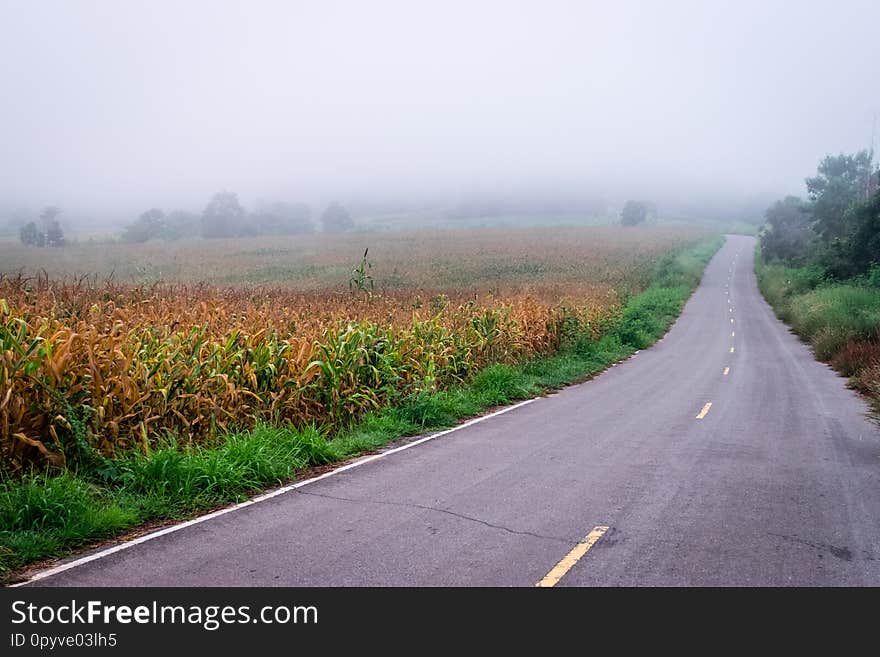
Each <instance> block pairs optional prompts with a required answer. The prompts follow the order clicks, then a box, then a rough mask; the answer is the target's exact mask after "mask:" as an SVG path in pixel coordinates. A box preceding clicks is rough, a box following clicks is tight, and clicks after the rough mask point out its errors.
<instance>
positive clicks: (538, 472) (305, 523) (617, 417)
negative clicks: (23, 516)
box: [35, 236, 880, 586]
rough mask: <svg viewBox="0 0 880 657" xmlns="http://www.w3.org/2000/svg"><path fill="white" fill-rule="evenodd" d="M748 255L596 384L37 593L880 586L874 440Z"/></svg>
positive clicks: (731, 251) (743, 244) (707, 283)
mask: <svg viewBox="0 0 880 657" xmlns="http://www.w3.org/2000/svg"><path fill="white" fill-rule="evenodd" d="M753 248H754V240H753V239H752V238H747V237H739V236H732V237H729V238H728V240H727V243H726V244H725V246H724V247H723V248H722V249H721V251H719V253H718V254H717V255H716V256H715V258H714V259H713V261H712V262H711V263H710V265H709V267H708V269H707V270H706V274H705V276H704V279H703V282H702V285H701V286H700V287H699V289H698V290H697V292H696V293H695V294H694V296H693V297H692V298H691V300H690V301H689V302H688V304H687V306H686V308H685V311H684V313H683V314H682V316H681V318H680V319H679V321H678V322H677V323H676V325H675V326H674V327H673V329H672V330H671V331H670V333H669V334H668V335H667V336H666V337H665V338H664V339H663V340H662V341H661V342H660V343H658V344H657V345H656V346H655V347H653V348H651V349H648V350H646V351H643V352H641V353H639V354H638V355H636V356H635V357H634V358H632V359H630V360H629V361H627V362H625V363H622V364H620V365H618V366H616V367H614V368H612V369H610V370H609V371H607V372H606V373H604V374H603V375H601V376H600V377H598V378H597V379H595V380H593V381H591V382H588V383H586V384H583V385H579V386H573V387H571V388H567V389H565V390H564V391H562V392H560V393H559V394H556V395H554V396H551V397H548V398H544V399H540V400H538V401H536V402H534V403H531V404H527V405H524V406H521V407H519V408H516V409H514V410H512V411H510V412H508V413H505V414H502V415H499V416H497V417H494V418H491V419H489V420H486V421H483V422H479V423H477V424H474V425H472V426H469V427H467V428H464V429H461V430H458V431H454V432H452V433H450V434H447V435H444V436H442V437H440V438H438V439H436V440H432V441H430V442H426V443H424V444H421V445H418V446H417V447H414V448H412V449H408V450H405V451H400V452H397V453H394V454H392V455H389V456H387V457H385V458H382V459H378V460H375V461H373V462H371V463H368V464H366V465H363V466H361V467H357V468H353V469H351V470H347V471H345V472H342V473H339V474H338V475H334V476H331V477H329V478H326V479H323V480H321V481H318V482H316V483H313V484H310V485H308V486H305V487H302V488H299V489H297V490H295V491H291V492H288V493H285V494H283V495H279V496H277V497H274V498H272V499H270V500H267V501H264V502H261V503H259V504H256V505H253V506H250V507H248V508H244V509H240V510H237V511H234V512H232V513H227V514H225V515H222V516H220V517H218V518H215V519H213V520H209V521H207V522H203V523H200V524H196V525H193V526H190V527H187V528H185V529H182V530H180V531H177V532H174V533H171V534H168V535H165V536H162V537H159V538H156V539H154V540H150V541H147V542H145V543H143V544H140V545H137V546H135V547H132V548H130V549H127V550H124V551H120V552H117V553H115V554H112V555H109V556H106V557H104V558H101V559H97V560H95V561H92V562H90V563H87V564H84V565H81V566H78V567H75V568H72V569H69V570H66V571H64V572H62V573H59V574H56V575H54V576H51V577H47V578H45V579H42V580H40V581H38V582H35V584H38V585H163V586H166V585H170V586H207V585H241V586H251V585H289V586H301V585H321V586H355V585H380V586H396V585H417V586H423V585H465V586H470V585H489V586H533V585H535V584H536V583H538V582H540V581H543V582H544V583H550V584H553V583H556V582H557V581H558V583H557V584H556V585H557V586H594V585H627V586H629V585H789V584H798V585H863V584H871V585H878V584H880V431H878V428H877V426H876V425H875V424H872V423H871V422H869V421H868V420H866V419H865V416H866V413H867V407H866V405H865V403H864V402H863V401H861V400H860V399H859V398H858V397H857V396H856V395H855V394H854V393H852V392H850V391H849V390H847V389H846V387H845V385H844V380H843V379H841V378H840V377H838V376H836V375H835V374H834V373H833V372H832V371H831V370H830V369H829V368H828V367H826V366H825V365H822V364H819V363H817V362H815V361H814V360H813V358H812V357H811V354H810V352H809V350H808V349H807V348H806V347H805V346H804V345H803V344H801V343H800V342H799V341H798V340H797V338H795V337H794V336H792V335H791V334H790V333H789V332H788V330H787V329H786V327H785V326H784V325H783V324H782V323H781V322H779V321H778V320H777V319H775V317H774V316H773V313H772V311H771V310H770V308H769V307H768V306H767V304H766V303H765V302H764V301H763V299H762V298H761V296H760V294H759V292H758V290H757V287H756V284H755V276H754V273H753V271H752V249H753ZM731 320H733V321H731ZM728 368H729V369H728ZM709 403H711V406H706V405H707V404H709ZM698 415H701V416H702V417H701V418H700V419H698V418H697V416H698ZM605 527H607V529H602V528H605ZM596 528H598V529H596ZM588 535H589V536H590V539H589V540H588V541H586V542H585V541H584V539H585V537H587V536H588ZM579 544H580V545H579ZM567 555H568V558H567V559H564V557H566V556H567ZM560 561H562V563H561V564H560V563H559V562H560ZM557 564H559V566H558V567H557Z"/></svg>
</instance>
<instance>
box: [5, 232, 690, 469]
mask: <svg viewBox="0 0 880 657" xmlns="http://www.w3.org/2000/svg"><path fill="white" fill-rule="evenodd" d="M699 235H700V234H699V233H697V232H695V231H693V230H670V229H658V228H643V229H631V230H623V229H614V228H559V229H553V230H536V229H523V230H507V231H495V230H484V231H459V232H443V231H437V232H429V233H424V232H423V233H412V234H380V235H343V236H337V237H328V236H314V237H309V238H307V239H303V238H295V239H294V238H290V239H272V240H266V239H250V240H215V241H194V242H181V243H178V244H174V245H173V246H171V247H168V246H167V245H164V244H163V245H156V246H153V245H151V244H148V245H143V246H139V247H131V246H115V245H114V246H112V247H108V246H106V245H78V246H72V247H69V248H65V249H61V250H58V251H57V253H56V252H54V251H53V252H51V253H50V254H49V255H51V256H52V258H51V259H50V260H47V261H45V262H41V261H39V260H40V259H41V258H44V257H46V251H45V250H42V251H40V252H38V251H37V250H28V249H25V248H23V247H20V246H18V247H12V246H10V245H4V246H3V249H4V250H3V253H2V258H3V259H2V277H0V420H2V424H0V427H2V434H0V449H2V469H3V470H6V471H17V470H20V469H21V468H23V467H30V466H31V465H37V466H45V465H47V464H51V465H55V466H61V465H63V464H65V463H68V462H69V461H71V460H72V459H73V460H82V459H86V460H88V459H89V458H93V457H94V458H98V459H101V458H107V457H114V456H117V455H119V454H122V453H125V452H127V451H131V450H132V449H135V450H139V451H142V452H144V453H149V451H150V450H151V449H155V448H156V447H157V446H161V445H168V444H175V445H177V446H179V447H181V448H182V447H186V446H187V445H194V444H210V443H211V441H212V440H214V438H215V437H216V436H217V435H218V434H221V433H223V432H225V431H228V430H237V429H247V428H250V427H253V426H254V425H255V424H256V423H258V422H263V421H265V422H270V423H276V424H292V425H295V426H300V427H302V426H307V425H314V426H318V427H321V428H322V429H328V428H329V429H332V428H333V427H341V426H345V425H346V424H347V423H350V422H351V421H353V420H356V419H357V418H359V417H361V416H363V414H364V413H366V412H368V411H370V410H374V409H377V408H379V407H381V406H385V405H387V404H389V403H393V402H394V401H395V400H398V399H402V398H405V397H407V396H412V395H414V394H418V393H420V392H425V391H436V390H439V389H442V388H444V387H446V386H448V385H450V384H452V383H455V382H461V381H465V380H467V379H468V378H469V377H471V376H473V375H474V373H476V372H478V371H479V370H480V369H481V368H484V367H486V366H487V365H490V364H493V363H514V362H519V361H522V360H523V359H526V358H530V357H535V356H541V355H549V354H552V353H554V352H556V351H557V350H558V349H559V348H560V346H561V345H562V343H563V342H564V341H565V340H566V337H567V336H573V335H576V334H584V333H586V334H587V335H592V336H594V337H596V338H598V337H599V336H600V335H601V333H602V331H603V328H604V327H605V326H607V325H608V323H609V322H610V321H612V320H613V318H614V317H615V316H616V315H617V314H618V313H619V311H620V308H621V304H622V303H623V302H624V301H625V300H626V299H627V298H628V297H630V296H631V295H633V294H636V293H638V292H640V291H642V290H643V289H644V288H645V287H646V286H647V285H648V283H649V281H650V277H651V275H652V272H653V271H654V268H655V266H656V264H657V262H658V260H659V259H660V258H661V257H662V256H664V254H667V253H669V252H670V251H671V250H673V249H678V248H680V247H682V246H684V245H686V244H689V243H692V242H693V241H694V240H695V239H696V238H697V237H698V236H699ZM367 247H369V253H368V256H367V259H366V261H363V260H362V255H363V251H364V249H365V248H367ZM359 266H360V271H358V269H357V268H358V267H359ZM147 269H149V271H150V272H152V273H151V274H147V273H145V271H146V270H147ZM89 273H90V274H91V275H90V276H87V275H86V274H89ZM160 274H161V279H162V280H158V279H159V278H160ZM139 276H143V277H146V278H147V279H148V280H147V281H143V280H142V281H141V282H138V277H139ZM150 279H151V280H150Z"/></svg>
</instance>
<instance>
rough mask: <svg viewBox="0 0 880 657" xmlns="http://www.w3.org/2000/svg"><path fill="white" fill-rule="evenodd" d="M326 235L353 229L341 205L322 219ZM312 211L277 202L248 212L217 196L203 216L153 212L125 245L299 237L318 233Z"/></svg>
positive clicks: (228, 195)
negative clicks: (128, 243)
mask: <svg viewBox="0 0 880 657" xmlns="http://www.w3.org/2000/svg"><path fill="white" fill-rule="evenodd" d="M319 221H320V223H321V227H322V230H323V231H324V232H326V233H339V232H343V231H346V230H350V229H351V228H353V227H354V220H353V219H352V218H351V215H350V214H349V213H348V211H347V210H346V209H345V207H343V206H342V205H341V204H340V203H337V202H335V201H334V202H332V203H330V205H328V206H327V207H326V208H325V209H324V211H323V212H322V213H321V216H320V218H319ZM315 228H316V227H315V224H314V223H313V222H312V210H311V208H309V206H308V205H306V204H304V203H288V202H284V201H276V202H273V203H264V204H261V205H259V206H258V207H257V208H256V209H255V210H253V211H251V212H248V211H247V210H246V209H245V208H244V207H243V206H242V205H241V203H240V202H239V200H238V195H237V194H236V193H235V192H226V191H224V192H217V193H216V194H214V196H213V197H212V198H211V200H210V201H209V202H208V204H207V205H206V206H205V209H204V210H203V211H202V213H201V214H200V215H199V214H195V213H193V212H187V211H185V210H174V211H172V212H169V213H168V214H166V213H165V212H164V211H163V210H161V209H160V208H151V209H149V210H147V211H146V212H144V213H142V214H141V215H140V216H139V217H138V218H137V219H136V220H135V221H134V222H132V223H131V224H129V225H128V226H126V227H125V229H124V231H123V233H122V239H123V240H124V241H126V242H146V241H148V240H151V239H162V240H176V239H181V238H185V237H203V238H205V239H213V238H223V237H247V236H255V235H298V234H308V233H313V232H315Z"/></svg>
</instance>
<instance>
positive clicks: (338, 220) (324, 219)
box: [321, 201, 354, 233]
mask: <svg viewBox="0 0 880 657" xmlns="http://www.w3.org/2000/svg"><path fill="white" fill-rule="evenodd" d="M321 224H322V225H323V226H324V232H325V233H341V232H343V231H346V230H349V229H350V228H354V221H353V220H352V218H351V215H350V214H348V210H346V209H345V208H344V207H342V205H340V204H339V203H337V202H336V201H333V202H332V203H331V204H330V205H328V206H327V209H326V210H324V212H323V214H322V215H321Z"/></svg>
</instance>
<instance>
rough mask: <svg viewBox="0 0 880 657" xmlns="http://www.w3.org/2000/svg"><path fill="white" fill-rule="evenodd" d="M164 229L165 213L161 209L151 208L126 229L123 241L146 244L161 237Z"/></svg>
mask: <svg viewBox="0 0 880 657" xmlns="http://www.w3.org/2000/svg"><path fill="white" fill-rule="evenodd" d="M164 228H165V213H164V212H163V211H162V210H160V209H159V208H151V209H149V210H147V211H146V212H144V213H142V214H141V215H140V216H139V217H138V218H137V220H135V222H134V223H131V224H129V225H128V226H126V227H125V230H124V231H123V233H122V239H123V240H124V241H126V242H146V241H148V240H151V239H154V238H157V237H160V236H161V234H162V231H163V229H164Z"/></svg>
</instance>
